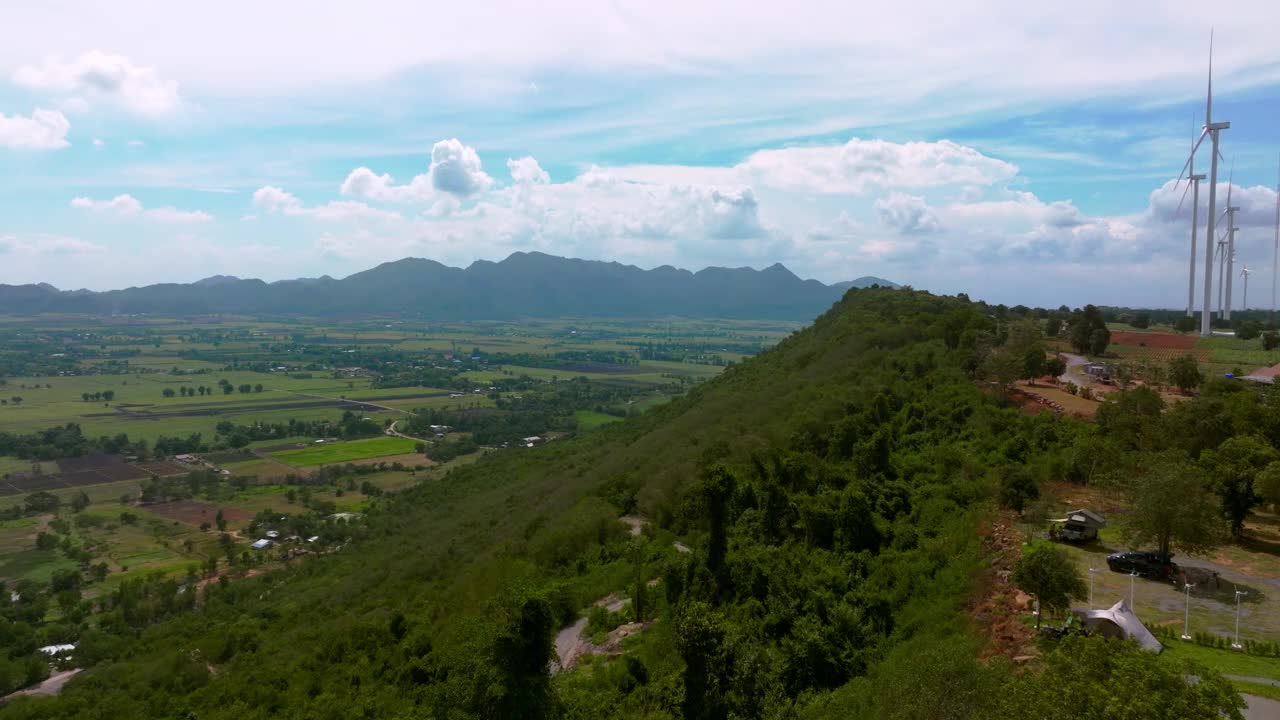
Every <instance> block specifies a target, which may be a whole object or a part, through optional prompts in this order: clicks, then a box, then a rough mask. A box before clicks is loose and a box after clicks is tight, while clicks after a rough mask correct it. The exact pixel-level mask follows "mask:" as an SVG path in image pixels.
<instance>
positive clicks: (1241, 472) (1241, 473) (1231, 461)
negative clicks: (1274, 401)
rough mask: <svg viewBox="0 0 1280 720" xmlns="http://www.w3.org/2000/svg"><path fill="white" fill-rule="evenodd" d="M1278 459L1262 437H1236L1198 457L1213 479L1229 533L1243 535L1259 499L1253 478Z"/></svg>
mask: <svg viewBox="0 0 1280 720" xmlns="http://www.w3.org/2000/svg"><path fill="white" fill-rule="evenodd" d="M1277 460H1280V453H1277V452H1276V451H1275V448H1272V447H1271V446H1270V445H1268V444H1266V443H1265V442H1263V441H1262V440H1260V439H1258V438H1255V437H1250V436H1236V437H1233V438H1229V439H1228V440H1227V441H1226V442H1224V443H1222V444H1221V445H1219V446H1218V447H1217V448H1215V449H1213V450H1206V451H1205V452H1204V453H1203V454H1201V456H1200V462H1201V464H1202V466H1203V467H1204V468H1205V469H1206V470H1207V471H1208V473H1209V476H1210V477H1211V478H1212V479H1213V482H1214V486H1215V488H1216V490H1217V493H1218V497H1219V498H1221V500H1222V513H1223V514H1224V515H1225V516H1226V517H1227V520H1228V521H1230V523H1231V536H1232V537H1234V538H1237V539H1238V538H1240V537H1241V536H1242V535H1243V534H1244V521H1245V518H1247V517H1248V516H1249V513H1250V511H1252V510H1253V508H1254V506H1256V505H1257V504H1258V502H1259V500H1260V498H1259V497H1258V494H1257V493H1256V492H1255V491H1254V487H1253V483H1254V478H1255V477H1257V475H1258V473H1259V472H1260V471H1261V470H1262V469H1263V468H1265V467H1266V466H1267V465H1269V464H1271V463H1273V462H1276V461H1277Z"/></svg>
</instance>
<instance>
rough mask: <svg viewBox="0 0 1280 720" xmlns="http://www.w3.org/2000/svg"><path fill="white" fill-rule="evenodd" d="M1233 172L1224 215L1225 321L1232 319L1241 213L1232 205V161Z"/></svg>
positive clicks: (1228, 184)
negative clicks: (1225, 242)
mask: <svg viewBox="0 0 1280 720" xmlns="http://www.w3.org/2000/svg"><path fill="white" fill-rule="evenodd" d="M1231 165H1232V167H1231V172H1229V173H1227V209H1226V210H1224V211H1223V213H1222V215H1223V217H1225V218H1226V219H1227V232H1226V235H1227V254H1226V257H1225V258H1224V262H1226V264H1227V304H1226V305H1224V306H1223V308H1222V318H1223V319H1224V320H1230V319H1231V300H1232V297H1231V278H1232V277H1234V274H1235V269H1236V230H1239V229H1240V228H1238V227H1236V213H1238V212H1240V208H1238V207H1236V206H1235V205H1232V204H1231V189H1232V187H1233V186H1234V185H1235V177H1236V169H1235V161H1234V160H1232V161H1231Z"/></svg>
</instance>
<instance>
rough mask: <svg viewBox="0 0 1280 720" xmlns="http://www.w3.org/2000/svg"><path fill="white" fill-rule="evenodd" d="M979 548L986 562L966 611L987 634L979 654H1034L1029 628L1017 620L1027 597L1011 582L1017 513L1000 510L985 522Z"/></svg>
mask: <svg viewBox="0 0 1280 720" xmlns="http://www.w3.org/2000/svg"><path fill="white" fill-rule="evenodd" d="M982 549H983V557H986V558H989V559H990V565H988V567H987V568H986V569H984V570H983V571H982V572H981V573H980V574H979V577H978V582H977V591H976V592H975V594H974V597H973V600H972V601H971V602H970V610H969V613H970V615H971V616H972V617H973V619H974V621H976V622H977V623H978V625H979V626H980V627H982V629H983V630H984V631H985V632H984V633H983V634H984V635H986V636H987V638H988V643H987V646H986V648H984V650H983V658H984V659H986V658H991V657H995V656H997V655H1002V656H1004V657H1007V658H1010V659H1014V660H1015V661H1022V660H1023V659H1024V658H1033V657H1036V656H1038V655H1039V652H1038V651H1037V650H1036V649H1035V645H1034V643H1033V642H1032V640H1033V633H1032V630H1031V628H1029V627H1027V626H1025V625H1023V624H1022V623H1021V622H1019V620H1018V618H1019V616H1020V615H1021V614H1023V613H1025V612H1026V611H1027V610H1028V607H1027V603H1028V602H1029V598H1027V597H1026V595H1025V594H1024V593H1022V592H1021V591H1020V590H1018V588H1016V587H1015V586H1014V585H1013V567H1014V565H1016V564H1017V562H1018V558H1019V557H1021V555H1022V533H1020V532H1019V531H1018V528H1017V516H1016V515H1014V514H1013V513H1011V512H1007V511H1006V512H1002V513H1000V514H999V515H997V516H996V517H995V518H994V519H993V520H992V521H991V523H990V524H989V525H987V526H985V527H984V528H983V532H982Z"/></svg>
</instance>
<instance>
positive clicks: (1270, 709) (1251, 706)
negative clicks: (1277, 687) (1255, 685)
mask: <svg viewBox="0 0 1280 720" xmlns="http://www.w3.org/2000/svg"><path fill="white" fill-rule="evenodd" d="M1240 696H1241V697H1243V698H1244V701H1245V703H1246V705H1247V707H1245V709H1244V718H1245V720H1276V718H1280V702H1277V701H1275V700H1271V699H1269V698H1264V697H1258V696H1257V695H1246V694H1244V693H1241V694H1240Z"/></svg>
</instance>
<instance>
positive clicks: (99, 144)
mask: <svg viewBox="0 0 1280 720" xmlns="http://www.w3.org/2000/svg"><path fill="white" fill-rule="evenodd" d="M93 145H94V147H102V146H103V145H104V143H103V142H102V139H101V138H94V139H93Z"/></svg>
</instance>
